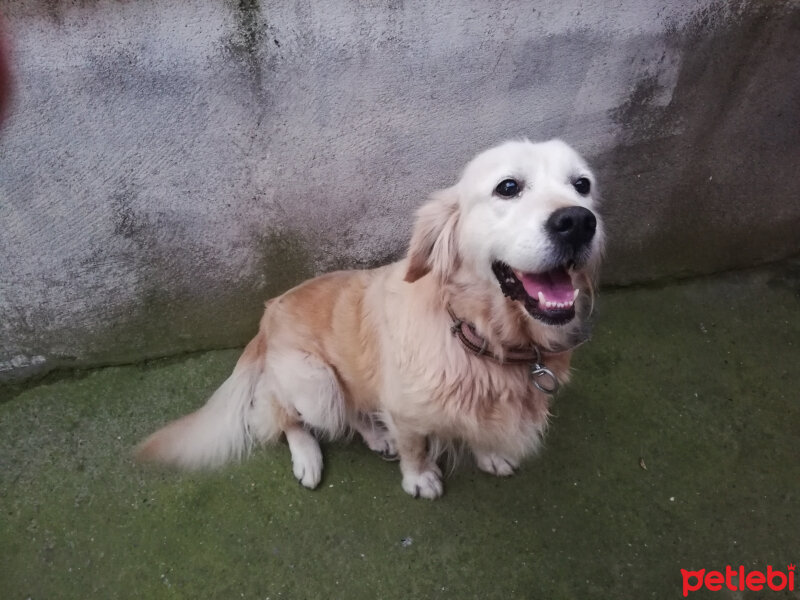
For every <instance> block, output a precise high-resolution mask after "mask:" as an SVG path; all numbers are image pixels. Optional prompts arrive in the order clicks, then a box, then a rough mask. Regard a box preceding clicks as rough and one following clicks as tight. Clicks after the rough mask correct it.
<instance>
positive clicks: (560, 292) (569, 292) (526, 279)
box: [514, 269, 575, 304]
mask: <svg viewBox="0 0 800 600" xmlns="http://www.w3.org/2000/svg"><path fill="white" fill-rule="evenodd" d="M514 274H515V275H516V276H517V278H518V279H519V280H520V281H521V282H522V286H523V287H524V288H525V292H526V293H527V294H528V295H529V296H530V297H531V298H534V299H535V300H538V299H539V292H541V293H542V295H543V296H544V299H545V301H547V302H559V303H564V302H568V303H570V304H571V303H572V301H573V299H574V298H575V290H574V288H573V287H572V279H571V278H570V276H569V273H567V272H566V270H564V269H553V270H552V271H545V272H544V273H522V272H515V273H514Z"/></svg>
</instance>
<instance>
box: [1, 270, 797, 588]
mask: <svg viewBox="0 0 800 600" xmlns="http://www.w3.org/2000/svg"><path fill="white" fill-rule="evenodd" d="M237 355H238V352H237V351H230V350H227V351H216V352H208V353H204V354H200V355H195V356H191V357H185V358H183V359H172V360H168V361H157V362H152V363H149V364H147V365H140V366H128V367H114V368H105V369H98V370H94V371H88V372H83V373H80V374H77V375H69V376H63V377H50V378H48V379H46V380H45V381H44V382H39V383H32V384H30V386H28V387H27V388H25V389H24V390H22V391H19V390H11V389H8V388H7V389H6V390H5V391H0V394H2V400H3V402H2V403H0V510H1V511H2V513H0V597H2V598H4V599H25V598H32V599H34V600H36V599H50V598H80V599H84V598H103V599H106V598H109V599H110V598H187V599H194V598H231V599H234V598H261V599H264V598H271V599H277V598H287V599H289V598H323V599H327V598H343V599H359V598H459V599H462V598H543V599H557V598H575V599H586V598H602V599H622V598H636V599H638V598H680V597H681V576H680V569H681V568H686V569H699V568H708V569H723V570H724V567H725V565H728V564H731V565H734V566H738V565H740V564H743V565H745V566H746V568H748V569H751V568H760V569H762V570H763V569H765V568H766V567H765V565H766V564H772V565H773V566H775V567H779V568H782V569H785V568H786V564H787V563H788V562H790V561H792V562H795V563H800V510H798V509H800V391H799V390H800V369H799V368H798V367H800V263H798V262H789V263H784V264H783V265H779V266H775V267H770V268H766V269H760V270H755V271H750V272H746V273H739V274H732V275H725V276H720V277H714V278H708V279H702V280H696V281H692V282H688V283H679V284H673V285H669V286H665V287H647V288H639V289H626V290H616V291H612V292H605V293H604V294H603V295H602V298H601V301H600V304H599V309H598V313H597V316H596V325H595V336H594V339H593V340H592V342H590V344H588V345H587V346H585V347H584V348H582V349H581V350H580V351H579V352H578V353H577V355H576V360H575V363H574V366H575V373H574V379H573V384H572V385H570V386H569V387H568V388H567V389H566V390H565V391H564V392H562V393H561V395H560V396H559V397H558V398H557V400H556V402H555V406H554V410H553V412H554V418H553V420H552V426H551V429H550V432H549V435H548V438H547V444H546V447H545V449H544V450H543V452H542V453H541V454H540V455H539V456H538V457H537V458H535V459H533V460H531V461H530V462H528V463H526V464H525V465H524V467H523V468H522V470H521V471H520V473H519V474H518V475H517V476H515V477H514V478H512V479H508V480H500V479H495V478H493V477H490V476H488V475H485V474H483V473H480V472H478V471H477V470H476V469H475V467H473V466H472V465H471V464H465V465H462V466H461V467H460V468H459V469H458V470H456V472H455V473H454V474H453V475H451V476H450V478H449V479H448V480H447V481H446V491H445V496H444V497H443V498H441V499H440V500H437V501H435V502H430V501H425V500H413V499H412V498H410V497H409V496H407V495H406V494H405V493H403V491H402V490H401V488H400V474H399V471H398V468H397V465H396V464H394V463H386V462H383V461H382V460H380V459H379V458H378V457H377V456H375V455H373V454H371V453H370V452H369V451H368V450H367V449H366V448H365V447H363V446H362V445H361V444H360V443H358V442H353V443H351V444H348V445H345V444H331V445H327V446H325V447H324V453H325V461H326V471H325V475H324V478H323V482H322V485H321V486H320V488H319V489H317V490H316V491H314V492H310V491H307V490H305V489H303V488H301V487H300V486H299V485H298V484H297V483H296V482H295V480H294V478H293V477H292V474H291V469H290V464H289V453H288V449H287V448H286V446H285V445H283V444H281V445H279V446H276V447H272V448H268V449H264V450H259V451H257V452H256V453H255V454H254V455H253V457H252V458H251V459H250V460H249V461H247V462H245V463H243V464H239V465H231V466H229V467H228V468H225V469H223V470H221V471H217V472H214V473H210V474H202V475H186V474H177V473H174V472H165V471H161V470H158V469H153V468H144V467H140V466H136V465H134V464H133V463H132V462H131V460H130V451H131V448H132V446H133V445H134V444H135V443H136V442H137V441H138V440H139V439H141V438H142V437H143V436H144V435H145V434H147V433H149V432H151V431H152V430H153V429H155V428H156V427H157V426H158V425H159V424H161V423H162V422H164V421H165V420H167V419H170V418H172V417H175V416H178V415H180V414H182V413H184V412H186V411H188V410H190V409H192V408H194V407H196V406H199V405H200V404H201V403H203V402H204V401H205V399H206V397H207V396H208V395H209V394H210V393H211V392H212V391H213V390H214V389H215V388H216V386H217V385H218V384H219V383H221V382H222V381H223V380H224V379H225V377H226V376H227V374H228V373H229V371H230V370H231V368H232V366H233V364H234V362H235V360H236V358H237ZM643 467H646V469H645V468H643ZM762 594H767V595H763V596H761V595H759V594H757V593H753V592H749V593H748V592H746V593H744V595H740V594H739V593H738V592H736V593H734V592H727V591H722V592H717V593H713V594H712V593H710V592H698V593H695V594H692V595H690V598H691V597H695V598H702V597H706V598H751V597H752V598H757V597H765V598H766V597H769V598H781V597H787V596H785V595H783V594H781V593H776V592H769V593H767V592H762ZM795 594H798V595H794V596H792V595H790V596H788V597H793V598H796V597H800V592H795Z"/></svg>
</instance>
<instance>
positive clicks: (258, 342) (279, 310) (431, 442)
mask: <svg viewBox="0 0 800 600" xmlns="http://www.w3.org/2000/svg"><path fill="white" fill-rule="evenodd" d="M512 144H518V145H520V146H513V147H511V146H512ZM524 144H527V145H528V146H531V147H534V148H535V150H536V151H535V152H534V151H532V150H531V151H530V152H529V153H530V162H531V164H533V163H535V162H536V161H537V160H539V161H540V162H542V163H546V162H547V160H550V158H549V156H548V154H547V152H548V151H549V152H551V153H553V154H556V153H561V154H563V157H561V156H557V157H556V159H558V160H560V161H561V162H556V163H554V164H555V165H556V166H553V165H550V166H549V167H548V166H547V164H545V166H544V167H542V169H545V170H544V171H542V173H544V175H542V174H540V173H539V171H536V170H534V166H536V167H538V165H535V164H534V165H533V166H532V167H531V168H530V169H529V173H531V175H528V178H529V180H534V178H537V179H535V181H536V182H546V181H549V180H547V179H546V178H545V175H547V176H548V177H551V176H550V175H549V174H548V173H547V171H546V169H547V168H549V169H550V170H551V171H557V168H561V170H564V169H567V167H569V168H572V167H571V166H570V165H571V163H570V162H569V161H573V162H575V161H580V159H579V157H577V155H576V154H574V152H573V151H572V150H571V149H569V148H568V147H567V146H566V145H565V144H563V143H561V142H547V143H546V144H555V145H554V146H552V147H549V146H548V147H545V148H540V146H542V147H544V146H546V144H540V145H535V144H531V143H530V142H514V143H511V144H507V145H506V146H508V148H506V147H500V149H495V150H494V152H495V153H497V152H498V151H499V150H502V152H506V153H508V154H509V156H510V157H511V159H513V160H515V161H519V162H520V164H522V165H523V167H526V166H527V165H528V162H526V161H527V160H528V159H527V156H528V155H527V154H526V155H524V156H523V157H522V158H520V157H519V154H520V153H523V154H524V152H528V147H527V146H524ZM540 151H541V152H540ZM491 152H492V151H490V153H491ZM487 155H488V156H489V158H490V159H494V160H496V162H498V163H500V162H502V156H500V157H495V156H494V155H493V154H489V153H487ZM540 155H541V156H542V157H544V158H539V157H540ZM573 156H574V157H577V158H574V157H573ZM480 158H481V157H479V158H478V159H476V161H478V164H477V166H475V165H474V164H473V163H471V165H470V167H468V169H467V171H465V175H464V177H463V178H462V181H461V182H460V184H459V185H460V186H462V188H459V185H457V186H454V187H453V188H451V189H449V190H444V191H442V192H440V193H438V194H435V195H434V197H433V199H432V200H431V201H430V202H429V203H428V204H426V205H424V206H423V207H422V208H421V209H420V211H419V213H418V215H417V221H416V225H415V228H414V233H413V235H412V239H411V243H410V247H409V252H408V256H407V257H406V258H405V259H404V260H401V261H399V262H397V263H394V264H391V265H388V266H385V267H381V268H378V269H372V270H364V271H341V272H335V273H329V274H326V275H322V276H320V277H317V278H315V279H312V280H310V281H307V282H305V283H303V284H301V285H299V286H297V287H295V288H293V289H291V290H289V291H288V292H286V293H285V294H283V295H282V296H280V297H278V298H275V299H273V300H271V301H269V302H268V303H267V307H266V310H265V313H264V316H263V318H262V319H261V322H260V325H259V331H258V334H257V335H256V337H255V338H254V339H253V341H252V342H251V343H250V344H249V345H248V346H247V348H246V349H245V351H244V353H243V354H242V356H241V358H240V359H239V362H238V363H237V365H236V368H235V370H234V372H233V374H232V375H231V377H230V378H229V379H228V380H227V381H226V382H225V383H224V384H223V385H222V387H221V388H220V390H218V391H217V393H215V395H214V396H213V397H212V398H211V400H209V402H208V403H207V404H206V406H204V407H203V408H201V409H199V410H198V411H197V412H195V413H192V414H191V415H188V416H186V417H184V418H183V419H179V420H178V421H176V422H174V423H172V424H169V425H167V426H166V427H165V428H164V429H162V430H160V431H158V432H156V433H155V434H153V435H152V436H151V437H150V438H148V439H147V440H145V441H144V442H143V443H142V444H141V445H140V446H139V448H138V454H139V456H140V457H142V458H146V459H151V460H156V461H161V462H166V463H172V464H176V465H179V466H184V467H189V468H196V467H204V466H216V465H218V464H221V463H223V462H224V461H226V460H228V459H230V458H234V457H238V456H241V455H242V454H243V453H244V452H246V451H247V450H248V449H249V448H250V447H251V446H252V445H253V444H255V443H266V442H271V441H275V440H277V439H278V438H279V437H280V436H281V434H284V435H285V436H286V439H287V441H288V443H289V446H290V449H291V451H292V463H293V471H294V474H295V476H296V477H297V478H298V479H299V480H300V481H301V483H303V484H304V485H306V486H307V487H315V486H316V485H317V484H318V483H319V481H320V478H321V474H322V457H321V453H320V451H319V445H318V442H317V439H316V438H317V437H318V436H320V435H324V436H329V437H335V436H338V435H341V434H343V433H345V432H346V431H347V430H355V431H357V432H358V433H360V434H361V436H362V437H363V438H364V440H365V442H366V443H367V444H368V445H369V446H370V448H372V449H374V450H376V451H378V452H380V453H382V454H383V455H384V456H386V457H395V456H398V457H399V459H400V468H401V472H402V475H403V488H404V489H405V490H406V491H407V492H408V493H410V494H412V495H414V496H423V497H427V498H435V497H437V496H439V495H441V493H442V489H443V488H442V483H441V471H440V469H439V468H438V466H437V464H436V457H435V456H434V455H432V453H431V452H429V449H430V448H431V447H433V446H435V445H438V444H441V443H449V442H460V443H464V444H466V446H467V447H468V448H469V449H470V450H471V451H472V453H473V454H474V456H475V458H476V461H477V463H478V466H479V467H480V468H481V469H483V470H485V471H488V472H491V473H493V474H496V475H510V474H511V473H513V471H514V469H515V468H516V467H517V465H518V464H519V462H520V461H521V460H522V459H523V458H524V457H525V456H527V455H529V454H531V453H532V452H534V451H535V450H536V449H537V448H538V446H539V444H540V441H541V436H542V434H543V432H544V429H545V426H546V424H547V417H548V407H549V403H550V397H549V396H548V395H547V394H545V393H544V392H542V391H540V390H539V389H537V388H536V387H534V386H533V385H532V382H531V376H530V366H529V365H527V364H501V363H499V362H497V361H494V360H490V359H488V358H486V357H485V356H477V355H475V354H473V353H471V352H469V351H467V350H466V349H465V348H464V346H463V345H462V344H461V343H460V342H459V340H458V339H457V338H456V337H455V336H454V335H453V333H452V331H451V326H452V325H453V323H452V318H451V316H450V314H449V312H448V307H449V308H450V309H451V310H452V311H453V313H454V314H456V315H458V316H459V317H461V318H464V319H466V320H468V321H469V322H470V323H472V324H473V325H474V328H475V330H476V331H477V332H479V334H480V336H481V337H482V338H484V339H485V340H486V342H487V344H488V347H489V348H491V349H492V351H493V352H494V353H495V354H496V355H498V357H499V358H502V357H503V355H504V352H505V351H506V349H508V348H512V347H518V346H533V345H535V346H537V347H539V348H543V349H545V350H546V349H548V348H553V347H558V346H559V345H561V344H563V343H564V341H565V340H568V339H569V337H570V335H572V334H573V333H574V330H575V329H576V328H579V327H580V325H581V323H580V315H581V313H582V312H585V311H584V310H582V308H581V306H582V305H583V304H584V303H585V302H586V298H587V297H588V296H587V293H586V292H588V291H589V290H588V287H589V286H587V284H589V285H590V282H591V281H592V279H593V276H594V273H595V270H596V266H597V263H598V261H599V255H600V251H601V249H602V230H601V229H599V230H598V233H597V235H596V239H595V240H593V241H592V244H593V245H592V247H591V248H590V252H589V259H588V260H587V261H586V264H585V265H584V267H583V268H581V269H578V268H575V269H574V272H572V278H573V281H574V282H575V285H576V286H581V289H582V293H581V294H580V296H579V299H578V302H579V305H578V308H577V309H576V313H577V315H578V316H576V318H575V319H573V321H572V322H570V323H566V324H563V325H559V326H552V325H548V324H546V323H543V322H540V321H539V320H537V319H535V318H532V317H531V315H530V314H529V313H528V312H526V310H525V308H524V307H523V306H522V304H521V303H520V302H518V301H515V300H512V299H511V298H509V297H507V296H506V295H504V294H503V293H502V292H501V291H500V287H499V284H498V282H497V280H493V279H492V277H493V276H492V275H491V271H490V270H489V268H488V267H487V265H485V264H484V263H485V262H486V260H487V259H486V256H491V258H492V259H503V258H504V257H503V256H499V257H498V256H494V255H493V252H494V250H492V248H493V246H492V242H491V239H495V241H496V246H497V247H498V248H499V247H501V246H502V245H503V244H506V246H508V242H507V240H506V239H505V238H506V237H513V236H514V235H516V238H515V239H517V238H518V239H519V240H521V241H520V242H519V243H518V246H519V247H521V248H522V250H519V249H518V248H517V247H516V246H515V247H511V248H510V249H509V250H507V251H506V250H503V252H506V253H507V254H508V255H509V256H515V257H516V256H517V255H522V256H523V260H522V262H524V261H526V260H528V258H527V255H525V252H528V249H529V248H530V249H531V250H530V252H531V253H534V251H539V250H538V249H539V248H540V247H546V245H547V244H546V243H545V242H543V241H541V240H539V241H536V242H535V243H534V242H529V241H528V240H527V238H526V235H527V233H526V231H521V232H517V233H514V234H513V235H510V234H509V232H506V231H503V230H502V228H503V226H504V225H503V224H504V223H511V222H514V223H518V222H521V221H525V222H528V221H529V222H530V224H531V225H530V231H531V236H534V235H541V234H537V233H536V232H537V231H538V229H539V228H538V227H535V226H534V225H535V224H537V223H539V222H540V221H542V219H544V218H545V217H547V215H549V214H550V213H552V211H553V210H557V209H558V208H559V207H562V206H568V205H570V204H569V202H573V203H577V202H578V201H576V200H574V199H573V198H572V196H570V194H569V193H568V190H567V191H564V190H561V191H559V193H556V192H555V191H554V192H553V193H552V194H551V195H550V196H547V197H546V198H545V196H542V198H539V197H536V198H534V197H533V196H532V195H531V197H530V198H528V197H524V196H523V197H522V198H521V200H520V205H519V207H517V208H514V209H513V210H516V211H517V212H516V213H514V214H513V215H511V216H512V217H513V218H508V219H505V216H504V214H501V213H502V211H506V212H507V211H509V210H512V209H511V208H509V207H508V206H507V205H506V204H505V203H503V202H500V203H498V202H496V198H495V197H490V198H489V199H488V200H484V199H482V198H479V197H478V196H477V192H476V199H470V198H469V194H471V193H472V190H473V189H477V188H479V187H480V186H479V185H476V184H472V183H470V177H474V178H476V181H482V180H483V178H489V179H491V175H485V174H484V173H483V171H486V172H489V171H491V170H492V169H494V166H493V162H492V160H487V161H485V162H486V165H482V164H481V163H480V162H479V159H480ZM511 159H509V160H511ZM556 159H553V160H556ZM562 163H563V165H565V166H564V167H563V168H562V167H561V165H562ZM576 164H577V165H578V166H577V167H575V169H577V168H578V167H581V168H583V169H584V170H585V167H584V166H583V163H582V161H580V162H577V163H576ZM482 168H483V171H482V170H481V169H482ZM470 169H472V171H470ZM512 170H513V169H512ZM497 172H498V173H503V172H504V171H502V169H501V170H500V171H497ZM558 172H559V173H560V171H558ZM570 176H571V175H570ZM551 178H552V179H553V180H554V181H556V183H557V180H558V178H557V177H556V176H555V175H553V176H552V177H551ZM495 179H497V177H495ZM465 182H466V183H465ZM489 184H491V185H489ZM489 184H487V185H489V187H492V186H493V185H494V179H491V181H489ZM481 185H482V184H481ZM527 185H528V186H529V187H532V184H527ZM540 185H541V186H544V183H540ZM465 186H468V187H465ZM554 186H555V184H554ZM464 189H466V190H469V191H468V192H464V191H463V190H464ZM487 189H489V188H487ZM553 189H554V190H556V188H555V187H554V188H553ZM559 189H560V188H559ZM533 193H534V192H533V191H531V192H529V194H533ZM543 193H544V192H542V194H543ZM579 200H580V199H579ZM523 201H525V202H528V203H529V204H530V207H528V208H526V209H525V211H524V212H520V211H522V210H523V208H522V204H521V203H522V202H523ZM480 202H485V203H486V204H487V205H488V206H489V208H488V209H486V208H485V207H483V204H479V203H480ZM545 202H550V203H551V204H548V205H547V206H549V208H548V207H545V208H544V209H543V208H542V206H541V204H542V203H545ZM491 203H494V204H491ZM587 206H590V205H588V204H587ZM479 211H484V213H482V214H483V215H485V216H483V217H481V218H482V219H483V220H484V221H487V222H489V221H492V219H493V218H494V217H493V216H492V215H493V214H494V215H495V216H497V215H499V216H497V218H496V219H495V220H496V223H494V224H493V225H491V227H489V226H488V225H487V234H486V237H487V239H489V241H488V242H486V241H481V240H475V239H474V238H476V237H478V236H476V235H475V234H474V233H470V232H471V231H474V230H475V228H478V230H479V229H480V227H481V224H480V223H481V221H480V219H478V218H477V217H475V215H476V213H479ZM491 211H494V213H493V212H491ZM509 214H510V213H509ZM523 217H524V218H523ZM504 219H505V220H504ZM515 227H517V225H515ZM519 227H521V225H520V226H519ZM493 235H494V236H495V238H491V236H493ZM537 244H538V245H537ZM515 253H516V254H515ZM484 255H485V256H484ZM515 260H520V259H516V258H515ZM536 260H539V259H538V258H536V257H531V258H530V261H536ZM530 264H533V266H534V267H535V266H536V264H534V263H530ZM537 264H538V263H537ZM530 270H531V271H534V270H535V269H530ZM570 357H571V351H570V350H569V349H567V350H566V351H563V352H555V353H547V352H545V354H544V355H543V362H544V364H545V366H546V367H547V368H549V369H550V370H551V371H552V372H553V373H554V374H555V375H556V376H557V378H558V379H559V380H560V381H561V382H566V381H567V379H568V377H569V363H570Z"/></svg>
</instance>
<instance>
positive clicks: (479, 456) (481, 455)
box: [473, 451, 519, 477]
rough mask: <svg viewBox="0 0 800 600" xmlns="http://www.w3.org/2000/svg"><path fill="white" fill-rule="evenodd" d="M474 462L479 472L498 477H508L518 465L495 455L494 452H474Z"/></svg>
mask: <svg viewBox="0 0 800 600" xmlns="http://www.w3.org/2000/svg"><path fill="white" fill-rule="evenodd" d="M473 454H475V462H476V463H477V465H478V468H479V469H480V470H481V471H484V472H486V473H489V474H490V475H497V476H498V477H510V476H511V475H513V474H514V471H516V470H517V468H518V467H519V464H518V463H517V462H516V461H513V460H511V459H510V458H506V457H504V456H501V455H500V454H495V453H494V452H474V451H473Z"/></svg>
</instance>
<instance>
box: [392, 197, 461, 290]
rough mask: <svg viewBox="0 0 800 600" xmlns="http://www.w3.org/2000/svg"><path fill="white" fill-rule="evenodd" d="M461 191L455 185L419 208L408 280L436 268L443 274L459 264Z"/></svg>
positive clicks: (412, 236)
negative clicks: (459, 202)
mask: <svg viewBox="0 0 800 600" xmlns="http://www.w3.org/2000/svg"><path fill="white" fill-rule="evenodd" d="M458 218H459V206H458V195H457V193H456V191H455V189H453V188H449V189H446V190H441V191H439V192H436V193H435V194H434V195H433V197H432V199H431V200H430V202H428V203H427V204H424V205H423V206H422V207H421V208H420V209H419V210H418V211H417V221H416V223H415V225H414V233H413V234H412V235H411V243H410V244H409V247H408V271H406V277H405V279H406V281H408V282H410V283H413V282H414V281H416V280H417V279H419V278H420V277H422V276H423V275H425V274H427V273H429V272H431V271H433V272H434V274H436V275H437V276H439V277H444V276H446V274H447V273H448V272H449V271H451V270H452V269H455V268H456V267H457V266H458V262H459V257H458V245H457V240H456V234H457V229H458Z"/></svg>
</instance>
